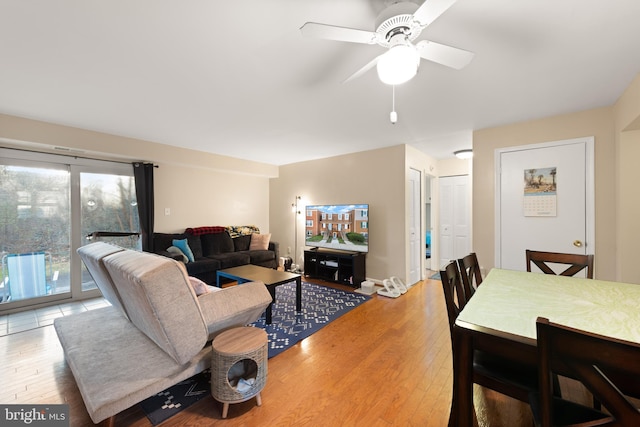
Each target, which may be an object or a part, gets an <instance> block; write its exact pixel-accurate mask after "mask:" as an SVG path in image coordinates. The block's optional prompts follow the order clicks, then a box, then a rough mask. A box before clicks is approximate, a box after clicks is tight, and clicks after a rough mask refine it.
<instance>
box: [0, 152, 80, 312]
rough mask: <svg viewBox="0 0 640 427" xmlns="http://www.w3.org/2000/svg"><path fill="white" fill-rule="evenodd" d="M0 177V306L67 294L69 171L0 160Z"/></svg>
mask: <svg viewBox="0 0 640 427" xmlns="http://www.w3.org/2000/svg"><path fill="white" fill-rule="evenodd" d="M0 176H1V181H0V201H1V202H0V245H1V246H0V250H1V254H2V255H1V256H2V279H1V280H2V282H1V284H0V298H2V304H7V303H9V302H15V303H18V304H24V300H27V299H35V300H38V299H42V298H44V297H47V296H50V295H60V294H65V293H69V289H70V274H69V273H70V262H69V261H70V259H69V247H70V238H71V237H70V236H71V233H70V230H71V222H70V219H71V216H70V202H69V201H70V174H69V167H68V166H66V165H56V164H46V163H38V162H27V161H18V160H14V161H12V162H6V161H3V162H2V164H0Z"/></svg>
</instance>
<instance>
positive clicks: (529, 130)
mask: <svg viewBox="0 0 640 427" xmlns="http://www.w3.org/2000/svg"><path fill="white" fill-rule="evenodd" d="M584 136H594V137H595V175H596V176H595V188H596V196H595V201H596V218H595V222H596V245H595V252H594V253H595V254H596V268H595V271H596V276H597V277H598V278H600V279H614V278H615V259H616V258H615V246H616V245H615V230H616V217H615V213H614V210H613V209H611V206H614V204H615V143H614V128H613V109H612V108H599V109H594V110H588V111H583V112H579V113H573V114H566V115H561V116H555V117H549V118H546V119H541V120H535V121H530V122H524V123H516V124H512V125H508V126H502V127H498V128H492V129H483V130H479V131H476V132H474V139H473V151H474V157H473V188H474V190H473V224H474V233H473V241H474V250H475V251H476V252H477V254H478V258H479V260H480V263H481V264H482V265H483V267H485V268H486V269H487V270H488V269H489V268H491V267H493V266H494V261H495V260H494V253H495V252H494V249H495V237H494V236H495V228H494V215H495V212H494V210H495V209H494V204H495V198H494V192H495V185H494V181H495V172H494V152H495V150H496V149H497V148H503V147H510V146H518V145H527V144H534V143H541V142H548V141H558V140H563V139H571V138H577V137H584ZM523 257H524V254H523Z"/></svg>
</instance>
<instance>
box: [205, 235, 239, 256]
mask: <svg viewBox="0 0 640 427" xmlns="http://www.w3.org/2000/svg"><path fill="white" fill-rule="evenodd" d="M200 239H201V242H202V255H203V256H205V257H210V256H211V255H218V254H222V253H226V252H233V240H231V236H229V234H228V233H227V232H223V233H215V234H203V235H202V236H200Z"/></svg>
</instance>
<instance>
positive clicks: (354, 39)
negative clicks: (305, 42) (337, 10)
mask: <svg viewBox="0 0 640 427" xmlns="http://www.w3.org/2000/svg"><path fill="white" fill-rule="evenodd" d="M300 31H302V35H304V36H307V37H315V38H319V39H328V40H337V41H342V42H351V43H364V44H375V43H376V38H377V37H378V35H377V34H376V33H374V32H372V31H364V30H356V29H354V28H346V27H337V26H335V25H327V24H318V23H317V22H307V23H306V24H304V25H303V26H302V27H300Z"/></svg>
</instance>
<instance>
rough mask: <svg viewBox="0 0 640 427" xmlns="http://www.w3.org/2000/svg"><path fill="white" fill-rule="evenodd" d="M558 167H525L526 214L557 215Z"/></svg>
mask: <svg viewBox="0 0 640 427" xmlns="http://www.w3.org/2000/svg"><path fill="white" fill-rule="evenodd" d="M556 173H557V168H556V167H549V168H538V169H525V171H524V216H556V215H557V206H558V199H557V197H558V195H557V181H556Z"/></svg>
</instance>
